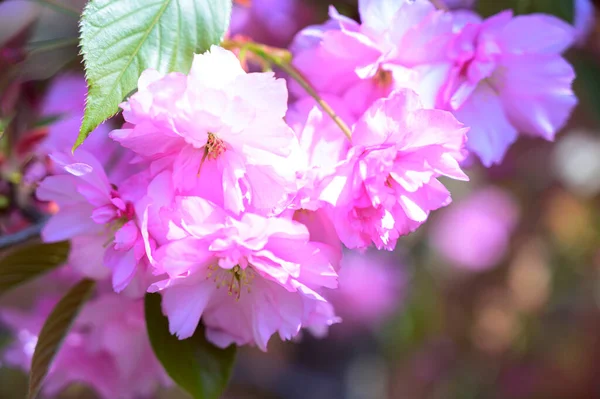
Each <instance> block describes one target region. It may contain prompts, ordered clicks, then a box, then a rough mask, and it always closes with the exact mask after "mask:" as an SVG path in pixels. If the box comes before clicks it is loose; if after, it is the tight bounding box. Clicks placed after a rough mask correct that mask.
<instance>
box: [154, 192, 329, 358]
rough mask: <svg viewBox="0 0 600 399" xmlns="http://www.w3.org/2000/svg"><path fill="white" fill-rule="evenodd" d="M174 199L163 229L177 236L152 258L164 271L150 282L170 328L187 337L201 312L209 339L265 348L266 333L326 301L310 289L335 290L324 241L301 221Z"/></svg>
mask: <svg viewBox="0 0 600 399" xmlns="http://www.w3.org/2000/svg"><path fill="white" fill-rule="evenodd" d="M176 202H177V205H178V206H177V209H179V212H180V213H179V216H178V218H177V219H176V220H179V221H180V223H181V225H180V226H177V225H172V226H171V227H172V231H171V232H170V235H171V237H175V236H177V237H180V239H178V240H174V241H171V242H170V243H168V244H165V245H163V246H161V247H159V248H158V250H157V253H156V256H155V259H156V264H155V268H156V269H157V272H158V273H166V274H167V275H168V276H169V279H168V280H166V281H162V282H159V283H156V284H154V288H155V289H157V290H162V293H163V311H164V312H165V314H166V315H167V316H168V318H169V328H170V330H171V333H173V334H176V335H177V336H178V337H179V338H181V339H184V338H187V337H189V336H191V335H192V334H193V333H194V331H195V330H196V327H197V325H198V323H199V321H200V318H202V320H203V323H204V325H205V326H206V335H207V338H208V339H209V340H210V341H211V342H213V343H214V344H215V345H217V346H219V347H226V346H228V345H230V344H232V343H234V344H237V345H245V344H256V345H257V346H258V347H259V348H260V349H262V350H266V348H267V342H268V340H269V338H270V337H271V335H273V334H274V333H276V332H277V333H279V336H280V337H281V338H282V339H291V338H292V337H294V336H296V335H297V334H298V332H299V331H300V328H301V327H302V326H303V325H304V324H305V323H309V322H310V323H314V321H315V320H317V319H318V315H319V314H320V312H321V307H320V306H319V304H320V303H322V302H326V301H325V299H324V298H323V297H322V296H321V295H320V294H318V293H317V291H316V290H318V289H320V288H321V287H328V288H335V287H336V286H337V274H336V272H335V270H334V269H333V267H332V266H331V264H330V263H329V259H328V253H327V252H326V251H322V249H321V248H322V247H323V246H324V245H325V244H321V243H317V242H310V241H309V232H308V230H307V229H306V227H305V226H304V225H302V224H300V223H297V222H294V221H291V220H288V219H282V218H264V217H262V216H258V215H254V214H249V213H245V214H243V215H242V216H241V218H240V219H234V218H231V217H229V216H227V215H226V214H225V213H224V212H223V211H222V210H220V209H218V208H216V207H215V206H214V204H211V203H210V202H208V201H206V200H204V199H202V198H198V197H180V198H178V199H177V201H176ZM336 321H337V319H335V318H327V319H326V320H324V321H323V322H324V323H326V324H331V323H334V322H336Z"/></svg>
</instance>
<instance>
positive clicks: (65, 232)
mask: <svg viewBox="0 0 600 399" xmlns="http://www.w3.org/2000/svg"><path fill="white" fill-rule="evenodd" d="M52 159H53V160H54V162H55V163H56V164H57V165H59V166H60V167H62V169H63V171H64V172H63V174H58V175H54V176H48V177H46V178H45V179H44V180H43V181H42V182H41V184H40V186H39V187H38V190H37V197H38V199H40V200H42V201H54V202H55V203H56V204H57V205H58V206H59V211H58V212H57V213H56V214H55V215H53V216H52V217H51V218H50V220H49V221H48V223H47V224H46V226H45V227H44V229H43V231H42V239H43V240H44V241H45V242H57V241H62V240H72V244H73V245H72V251H71V253H70V256H69V264H70V265H71V266H72V267H73V268H75V269H76V270H77V271H79V272H80V273H82V274H83V275H85V276H88V277H92V278H96V279H103V278H104V277H107V276H108V275H111V274H112V281H113V286H114V288H115V290H116V291H117V292H120V291H122V290H123V289H125V288H126V287H127V285H129V283H130V282H131V281H132V279H133V278H134V277H135V275H136V273H137V272H138V270H139V269H145V268H144V267H143V266H142V265H143V263H144V262H145V246H144V241H143V239H142V236H141V232H140V230H139V227H138V223H137V220H136V214H135V209H134V205H133V200H134V197H135V194H134V193H135V192H136V191H139V190H136V188H138V187H136V186H135V185H131V184H124V187H126V188H125V189H122V190H119V189H118V188H116V187H115V186H113V185H111V183H110V182H109V180H108V177H107V176H106V174H105V172H104V169H103V167H102V165H101V164H100V163H99V162H98V160H97V159H96V158H95V157H94V156H93V155H92V154H90V153H88V152H86V151H84V150H79V151H77V153H76V155H71V154H69V153H67V154H65V153H54V154H53V155H52ZM144 183H145V182H144ZM142 187H143V186H142ZM138 195H139V194H138ZM109 244H111V245H109ZM111 270H112V273H111Z"/></svg>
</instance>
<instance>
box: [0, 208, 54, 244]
mask: <svg viewBox="0 0 600 399" xmlns="http://www.w3.org/2000/svg"><path fill="white" fill-rule="evenodd" d="M47 220H48V216H46V217H44V218H43V219H41V220H40V221H39V222H38V223H36V224H33V225H31V226H29V227H26V228H24V229H23V230H20V231H18V232H16V233H13V234H7V235H4V236H1V237H0V249H3V248H6V247H10V246H13V245H17V244H22V243H24V242H25V241H27V240H29V239H31V238H34V237H37V236H39V235H40V233H41V232H42V228H43V227H44V225H45V224H46V221H47Z"/></svg>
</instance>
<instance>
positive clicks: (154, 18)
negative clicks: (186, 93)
mask: <svg viewBox="0 0 600 399" xmlns="http://www.w3.org/2000/svg"><path fill="white" fill-rule="evenodd" d="M230 14H231V0H118V1H115V0H91V1H90V2H89V3H88V5H87V6H86V8H85V10H84V12H83V16H82V18H81V52H82V54H83V59H84V63H85V69H86V78H87V82H88V97H87V105H86V110H85V115H84V117H83V123H82V125H81V129H80V131H79V136H78V137H77V141H76V143H75V146H74V147H73V148H74V149H75V148H77V147H78V146H79V145H80V144H81V143H83V141H84V140H85V138H86V137H87V136H88V135H89V134H90V132H91V131H92V130H94V129H95V128H96V126H98V125H99V124H100V123H102V122H103V121H104V120H106V119H108V118H109V117H111V116H113V115H114V114H116V113H117V112H118V105H119V103H121V101H123V99H124V98H125V96H126V95H127V94H128V93H130V92H131V91H132V90H134V89H135V88H136V87H137V80H138V78H139V76H140V74H141V73H142V71H144V70H145V69H147V68H153V69H156V70H158V71H160V72H164V73H166V72H171V71H179V72H187V71H188V70H189V68H190V66H191V63H192V58H193V55H194V53H202V52H204V51H206V50H208V49H209V48H210V46H211V45H212V44H218V43H220V41H221V39H222V37H223V35H224V33H225V31H226V30H227V26H228V24H229V18H230Z"/></svg>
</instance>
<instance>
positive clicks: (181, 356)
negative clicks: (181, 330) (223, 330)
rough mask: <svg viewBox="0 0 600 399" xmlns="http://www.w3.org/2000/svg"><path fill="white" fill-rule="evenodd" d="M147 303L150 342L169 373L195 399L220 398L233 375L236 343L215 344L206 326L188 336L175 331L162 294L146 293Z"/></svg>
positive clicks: (147, 324)
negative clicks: (182, 337) (223, 346)
mask: <svg viewBox="0 0 600 399" xmlns="http://www.w3.org/2000/svg"><path fill="white" fill-rule="evenodd" d="M145 307H146V326H147V328H148V335H149V336H150V343H151V344H152V348H153V349H154V353H156V357H157V358H158V359H159V360H160V362H161V363H162V365H163V367H164V368H165V370H166V372H167V374H169V376H170V377H171V378H172V379H173V381H175V382H176V383H177V384H178V385H179V386H180V387H181V388H182V389H184V390H185V391H186V392H188V393H189V394H190V395H192V397H193V398H194V399H217V398H219V397H220V395H221V393H222V392H223V390H224V389H225V386H226V385H227V382H228V381H229V376H230V375H231V370H232V368H233V363H234V361H235V352H236V348H235V346H233V345H232V346H230V347H228V348H226V349H219V348H217V347H215V346H214V345H212V344H211V343H209V342H208V341H207V340H206V337H205V336H204V328H203V327H202V326H199V327H198V329H197V330H196V332H195V333H194V335H193V336H192V337H190V338H188V339H185V340H179V339H178V338H177V337H176V336H174V335H171V334H170V333H169V321H168V319H167V318H166V317H165V316H163V314H162V310H161V297H160V295H159V294H146V303H145Z"/></svg>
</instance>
